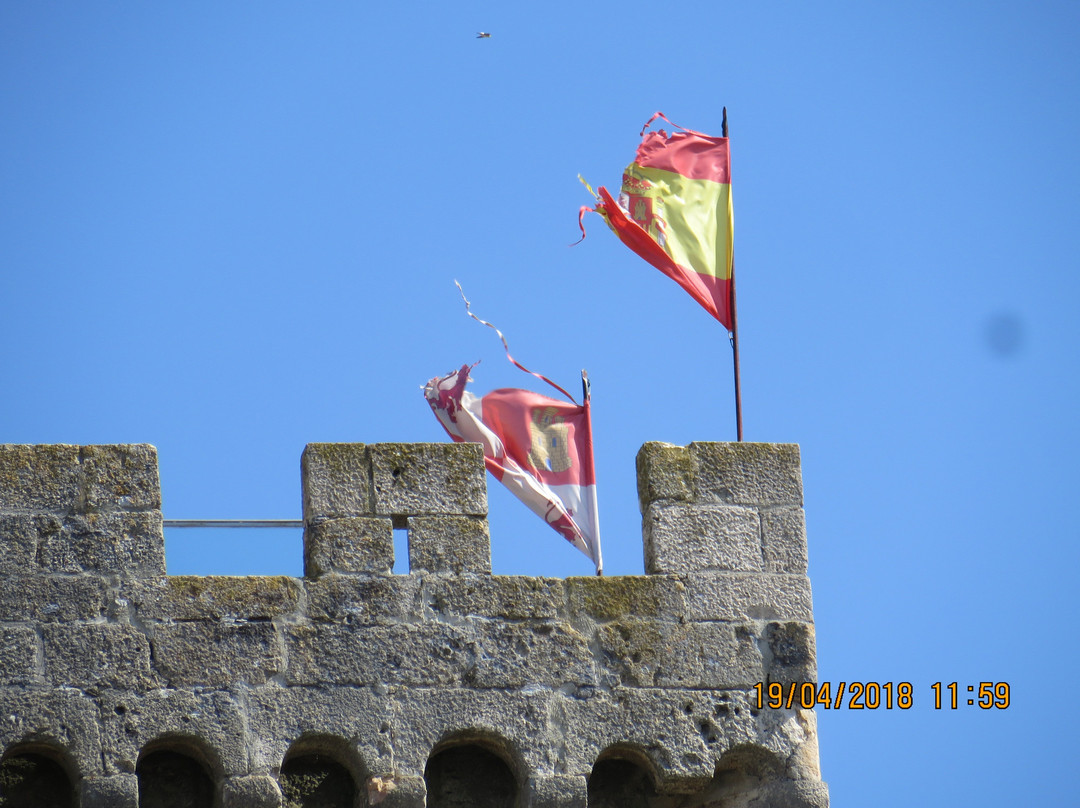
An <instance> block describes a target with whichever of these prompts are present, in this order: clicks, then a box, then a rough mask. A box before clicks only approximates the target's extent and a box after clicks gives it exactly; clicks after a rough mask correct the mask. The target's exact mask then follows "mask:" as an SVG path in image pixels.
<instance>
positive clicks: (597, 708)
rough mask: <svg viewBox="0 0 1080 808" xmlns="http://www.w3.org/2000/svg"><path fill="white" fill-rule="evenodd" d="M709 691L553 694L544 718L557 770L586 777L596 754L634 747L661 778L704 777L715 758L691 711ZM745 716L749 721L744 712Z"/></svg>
mask: <svg viewBox="0 0 1080 808" xmlns="http://www.w3.org/2000/svg"><path fill="white" fill-rule="evenodd" d="M712 695H713V694H711V693H708V692H702V691H700V690H686V689H673V690H669V689H655V688H649V689H644V690H643V689H640V688H636V687H630V688H626V687H616V688H613V689H612V690H610V691H598V692H597V693H596V695H594V696H592V697H590V698H557V699H554V700H553V703H552V706H551V708H550V714H551V717H550V721H551V724H552V725H554V726H557V727H559V741H558V743H559V756H560V757H559V767H560V768H559V770H560V771H563V772H566V773H567V774H582V775H586V776H587V775H588V774H589V773H590V772H591V771H592V767H593V764H594V762H595V761H596V759H597V758H598V757H599V756H600V755H601V753H603V752H604V751H606V750H609V749H611V748H613V747H615V748H618V749H619V750H620V751H621V752H623V753H624V754H625V753H626V752H628V751H631V750H632V751H633V752H636V753H637V754H638V755H639V756H640V757H641V758H642V759H645V760H648V762H649V768H652V769H653V770H655V771H657V772H658V773H659V774H660V775H661V776H663V777H665V778H668V779H675V780H679V781H687V780H690V781H694V782H705V781H706V780H707V779H708V778H709V777H711V776H712V773H713V768H714V766H715V760H714V759H713V758H712V756H711V755H710V749H709V747H708V746H707V745H706V743H705V739H704V738H703V737H702V734H701V732H700V730H699V727H698V724H697V722H696V721H695V716H694V715H692V714H691V713H693V712H694V710H697V709H701V708H704V707H705V704H704V703H703V702H704V701H705V700H706V699H708V698H709V697H711V696H712ZM746 721H747V723H748V724H751V725H752V719H751V718H750V717H749V715H747V716H746Z"/></svg>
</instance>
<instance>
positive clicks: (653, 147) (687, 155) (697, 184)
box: [579, 112, 734, 331]
mask: <svg viewBox="0 0 1080 808" xmlns="http://www.w3.org/2000/svg"><path fill="white" fill-rule="evenodd" d="M657 118H662V119H663V120H665V121H668V119H667V117H666V116H665V115H664V114H663V113H661V112H657V113H656V114H655V115H653V116H652V118H650V119H649V121H648V123H646V124H645V126H644V127H643V128H642V130H641V143H640V145H639V146H638V149H637V156H636V157H635V159H634V162H632V163H631V164H630V165H629V166H627V167H626V171H625V172H623V178H622V191H621V192H620V194H619V198H618V200H617V201H616V200H615V199H613V198H612V196H611V194H610V193H608V190H607V189H606V188H604V187H603V186H601V187H600V188H599V193H598V194H597V205H596V207H595V208H592V210H595V211H596V212H597V213H599V214H600V215H601V216H603V217H604V219H605V220H606V221H607V223H608V225H609V226H610V227H611V229H612V230H614V231H615V234H616V235H617V236H618V237H619V239H621V240H622V242H623V243H624V244H626V246H627V247H629V248H630V249H631V250H633V251H634V252H636V253H637V254H638V255H640V256H641V257H642V258H644V259H645V260H646V261H648V262H649V263H650V264H652V265H653V266H654V267H656V268H657V269H659V270H660V271H661V272H663V273H664V274H665V275H667V276H668V277H669V278H671V279H672V280H674V281H675V282H676V283H678V284H679V285H680V286H681V287H682V288H683V289H685V290H686V291H687V292H688V293H689V294H690V296H691V297H693V298H694V300H696V301H697V302H698V303H700V304H701V305H702V306H704V307H705V310H706V311H708V312H709V314H711V315H712V316H713V317H715V318H716V319H717V320H719V321H720V322H721V323H723V324H724V326H725V327H726V328H727V329H728V330H729V331H730V330H731V329H732V327H733V326H732V312H731V283H732V280H731V279H732V256H733V253H732V239H733V228H734V219H733V213H732V207H731V160H730V155H729V153H728V139H727V138H726V137H710V136H709V135H704V134H702V133H701V132H694V131H691V130H689V129H683V128H682V127H678V126H676V125H675V124H671V121H668V123H669V124H671V125H672V126H676V128H677V129H679V130H680V131H677V132H673V133H672V134H670V135H669V134H668V133H667V132H665V131H664V130H663V129H660V130H657V131H653V132H647V131H646V130H647V129H648V128H649V126H650V125H652V122H653V121H655V120H656V119H657ZM587 210H590V208H582V215H583V214H584V212H585V211H587ZM579 219H580V217H579ZM582 233H584V228H583V229H582Z"/></svg>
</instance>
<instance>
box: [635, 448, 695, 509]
mask: <svg viewBox="0 0 1080 808" xmlns="http://www.w3.org/2000/svg"><path fill="white" fill-rule="evenodd" d="M637 487H638V504H639V505H640V507H641V512H642V513H645V512H646V511H647V510H649V505H651V504H652V503H653V502H660V501H671V502H686V503H689V502H693V501H694V463H693V458H692V457H691V456H690V450H689V449H687V448H686V447H685V446H673V445H671V444H670V443H660V442H658V441H649V442H648V443H645V444H643V445H642V447H641V449H640V450H638V454H637Z"/></svg>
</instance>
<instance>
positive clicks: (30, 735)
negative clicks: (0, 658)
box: [0, 687, 102, 776]
mask: <svg viewBox="0 0 1080 808" xmlns="http://www.w3.org/2000/svg"><path fill="white" fill-rule="evenodd" d="M0 716H3V720H2V721H0V749H3V750H5V751H7V750H10V749H12V748H13V747H15V746H17V745H20V744H26V745H27V746H35V745H42V746H46V747H49V748H51V749H55V750H57V751H62V752H63V754H64V756H65V757H66V758H68V759H69V760H70V761H71V763H72V768H73V769H74V770H77V771H78V772H80V773H82V774H83V775H84V776H90V775H94V774H101V772H102V769H101V736H100V731H99V729H98V709H97V706H96V705H95V704H94V702H93V701H92V700H91V699H90V698H89V697H87V696H86V695H84V694H83V693H80V692H78V691H76V690H72V689H67V688H64V689H52V690H49V689H44V688H37V687H35V688H23V687H4V688H0Z"/></svg>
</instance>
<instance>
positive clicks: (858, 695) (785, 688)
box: [752, 682, 1011, 710]
mask: <svg viewBox="0 0 1080 808" xmlns="http://www.w3.org/2000/svg"><path fill="white" fill-rule="evenodd" d="M963 688H964V686H963V685H961V684H960V683H958V682H949V683H944V684H943V683H942V682H934V684H932V685H930V689H931V690H932V691H933V697H934V709H935V710H941V709H949V710H956V709H958V708H959V707H960V706H962V705H963V704H964V702H965V701H966V703H967V706H969V707H975V706H978V707H979V708H981V709H983V710H992V709H998V710H1004V709H1005V708H1007V707H1008V706H1009V701H1010V698H1011V694H1010V691H1009V683H1008V682H979V683H978V685H967V691H966V692H967V693H968V694H970V698H967V699H965V698H964V697H963V693H964V690H963ZM752 690H753V691H754V703H755V706H756V707H757V708H758V709H759V710H761V709H765V708H770V709H774V710H778V709H780V708H787V709H789V710H790V709H792V708H794V707H798V708H801V709H804V710H812V709H814V707H821V708H823V709H825V710H829V709H833V710H836V709H840V708H841V707H846V708H847V709H849V710H877V709H879V708H880V709H885V710H892V709H898V710H910V709H911V708H912V707H913V706H914V705H915V689H914V687H913V686H912V684H911V682H838V683H836V684H835V685H834V684H833V683H832V682H822V683H821V684H815V683H814V682H791V683H790V684H788V685H784V684H782V683H780V682H771V683H769V684H766V683H764V682H758V683H757V684H756V685H754V686H753V688H752Z"/></svg>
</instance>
